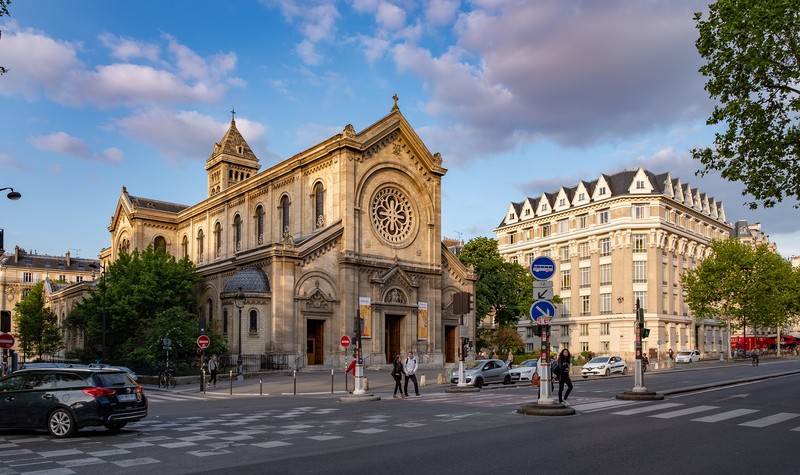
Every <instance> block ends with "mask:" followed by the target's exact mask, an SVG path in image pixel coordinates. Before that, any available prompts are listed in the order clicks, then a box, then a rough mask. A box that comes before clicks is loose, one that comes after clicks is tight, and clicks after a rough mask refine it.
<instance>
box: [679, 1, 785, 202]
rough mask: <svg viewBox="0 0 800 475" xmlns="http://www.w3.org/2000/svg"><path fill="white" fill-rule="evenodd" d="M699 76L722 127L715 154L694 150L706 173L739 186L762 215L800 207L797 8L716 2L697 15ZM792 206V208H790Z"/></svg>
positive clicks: (713, 121)
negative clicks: (789, 201)
mask: <svg viewBox="0 0 800 475" xmlns="http://www.w3.org/2000/svg"><path fill="white" fill-rule="evenodd" d="M695 21H696V27H697V29H698V30H699V35H700V36H699V38H698V39H697V42H696V47H697V51H698V52H699V53H700V55H701V56H702V57H703V58H704V59H705V60H706V61H707V63H706V64H705V65H703V66H702V67H701V68H700V72H701V73H702V74H703V75H704V76H706V77H707V78H708V81H707V82H706V90H707V91H708V93H709V95H710V96H711V98H712V99H716V100H717V101H718V102H719V104H718V105H717V106H715V107H714V111H713V113H712V115H711V117H710V118H709V119H708V121H707V123H708V124H709V125H717V124H725V126H726V127H727V130H725V131H724V132H722V133H717V134H716V138H715V140H714V146H713V147H707V148H698V149H694V150H692V154H693V155H694V158H695V159H698V160H700V162H701V163H702V164H703V166H704V168H703V170H701V171H700V173H701V174H707V173H709V172H710V171H712V170H716V171H720V172H721V175H722V177H723V178H725V179H727V180H730V181H737V180H738V181H742V182H743V183H744V185H745V188H744V190H743V192H742V194H743V195H745V194H750V195H752V196H753V197H754V198H755V201H752V202H750V203H749V204H750V207H751V208H756V207H757V206H758V203H757V201H760V202H761V203H762V205H763V206H764V207H772V206H774V205H775V204H776V203H778V202H780V201H782V200H783V199H784V198H795V199H797V200H800V166H798V165H799V164H800V161H799V160H800V130H798V121H800V97H798V96H799V95H800V94H799V93H800V89H798V84H800V68H798V63H800V8H798V5H797V1H796V0H769V1H758V2H754V1H752V0H717V1H716V2H715V3H713V4H711V5H710V7H709V15H708V18H707V19H703V16H702V14H701V13H696V14H695ZM795 206H797V205H795Z"/></svg>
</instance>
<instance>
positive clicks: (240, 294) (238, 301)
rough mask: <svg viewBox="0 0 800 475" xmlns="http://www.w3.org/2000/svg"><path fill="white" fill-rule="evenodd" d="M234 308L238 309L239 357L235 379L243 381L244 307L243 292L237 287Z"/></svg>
mask: <svg viewBox="0 0 800 475" xmlns="http://www.w3.org/2000/svg"><path fill="white" fill-rule="evenodd" d="M235 304H236V308H238V309H239V355H238V356H237V358H236V365H237V367H238V371H239V372H238V374H237V375H236V379H239V380H241V379H244V375H242V308H243V307H244V292H242V288H241V287H239V291H238V292H236V301H235Z"/></svg>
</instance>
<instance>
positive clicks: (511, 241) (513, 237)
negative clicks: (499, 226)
mask: <svg viewBox="0 0 800 475" xmlns="http://www.w3.org/2000/svg"><path fill="white" fill-rule="evenodd" d="M516 237H517V235H516V234H515V233H511V234H509V235H508V243H509V244H514V242H515V241H516Z"/></svg>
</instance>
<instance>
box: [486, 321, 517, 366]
mask: <svg viewBox="0 0 800 475" xmlns="http://www.w3.org/2000/svg"><path fill="white" fill-rule="evenodd" d="M478 343H479V344H480V345H481V347H487V348H491V349H492V350H494V351H496V352H497V354H498V355H499V356H500V359H503V360H505V357H506V353H508V352H509V351H511V352H513V353H517V352H519V351H522V350H524V349H525V344H524V343H523V341H522V337H521V336H520V334H519V332H518V331H517V329H516V328H514V327H510V326H509V327H498V328H491V329H482V330H479V335H478Z"/></svg>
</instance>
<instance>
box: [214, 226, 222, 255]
mask: <svg viewBox="0 0 800 475" xmlns="http://www.w3.org/2000/svg"><path fill="white" fill-rule="evenodd" d="M214 250H215V251H214V252H215V255H216V256H217V257H220V256H222V225H221V224H219V222H217V224H215V225H214Z"/></svg>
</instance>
